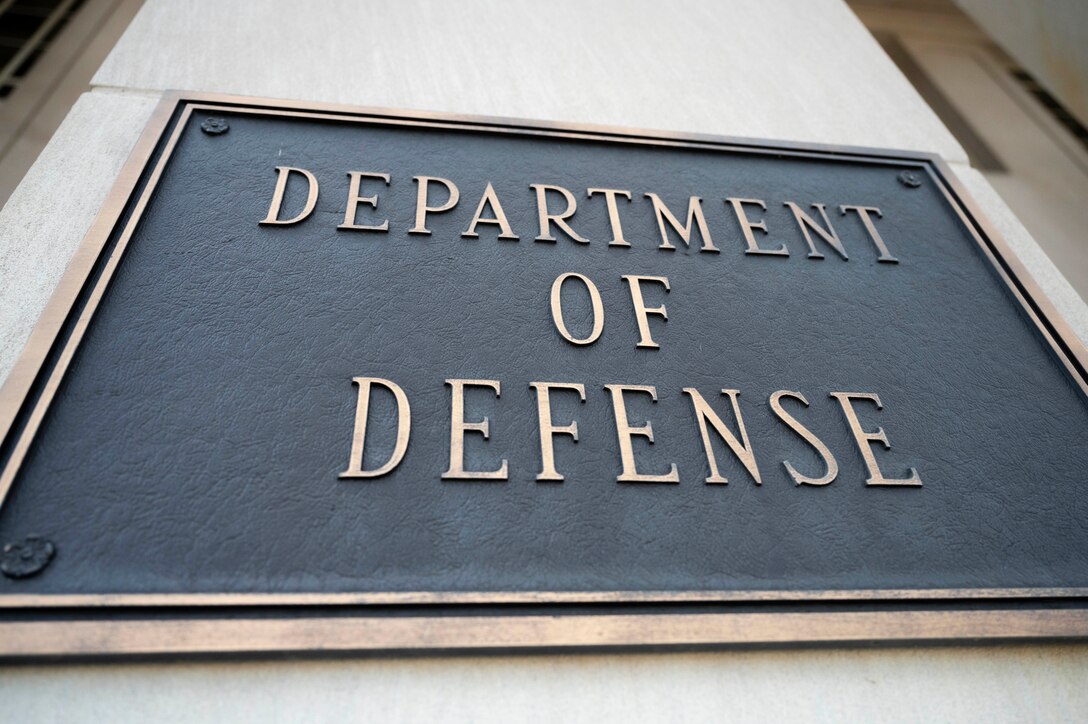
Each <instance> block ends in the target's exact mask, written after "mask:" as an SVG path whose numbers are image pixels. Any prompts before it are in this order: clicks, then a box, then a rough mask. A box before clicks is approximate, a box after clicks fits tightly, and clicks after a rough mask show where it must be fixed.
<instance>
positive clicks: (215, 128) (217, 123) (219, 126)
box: [200, 116, 230, 136]
mask: <svg viewBox="0 0 1088 724" xmlns="http://www.w3.org/2000/svg"><path fill="white" fill-rule="evenodd" d="M200 130H202V131H204V133H207V134H208V135H209V136H218V135H220V134H221V133H226V132H227V131H229V130H230V124H229V123H227V119H226V118H215V117H214V116H213V117H210V118H205V119H204V122H203V123H201V124H200Z"/></svg>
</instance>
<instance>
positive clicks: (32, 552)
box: [0, 535, 57, 578]
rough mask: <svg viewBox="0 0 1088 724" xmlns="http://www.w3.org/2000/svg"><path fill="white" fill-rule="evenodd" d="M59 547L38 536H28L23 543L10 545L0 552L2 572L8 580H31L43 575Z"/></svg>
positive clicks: (0, 569) (0, 568)
mask: <svg viewBox="0 0 1088 724" xmlns="http://www.w3.org/2000/svg"><path fill="white" fill-rule="evenodd" d="M56 552H57V547H56V546H55V545H53V542H52V541H48V540H46V539H45V538H42V537H40V536H36V535H28V536H27V537H26V538H25V539H23V541H22V542H21V543H8V544H7V545H5V546H4V550H3V551H2V552H0V571H3V573H4V575H5V576H7V577H8V578H29V577H30V576H33V575H35V574H37V573H41V572H42V571H43V570H44V569H45V567H46V566H48V565H49V561H51V560H53V555H54V554H55V553H56Z"/></svg>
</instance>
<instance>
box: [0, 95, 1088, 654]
mask: <svg viewBox="0 0 1088 724" xmlns="http://www.w3.org/2000/svg"><path fill="white" fill-rule="evenodd" d="M196 110H204V111H210V112H215V111H228V112H242V113H258V114H264V115H286V116H293V117H303V118H312V119H334V120H338V121H344V122H351V121H355V122H361V123H381V124H384V125H415V126H430V127H444V128H461V129H471V130H476V131H488V132H495V133H502V134H518V135H545V136H558V137H567V138H586V139H595V140H606V141H610V142H618V143H636V144H642V145H646V144H651V145H665V146H677V147H688V148H703V149H715V148H716V149H722V150H729V151H731V152H747V153H758V154H766V153H768V152H774V153H780V154H784V155H790V156H808V157H816V158H821V159H827V160H836V159H838V160H849V161H852V162H862V163H864V162H872V163H888V162H892V163H896V164H899V165H904V166H911V167H915V168H916V169H917V170H919V171H923V172H925V173H927V174H928V175H929V177H930V178H931V179H932V180H933V181H934V183H935V184H936V185H937V187H938V188H939V189H940V190H941V191H942V193H943V194H944V196H945V199H946V201H947V202H948V203H949V205H950V206H951V208H952V209H954V210H955V212H956V213H957V214H958V215H959V217H960V219H961V220H962V221H963V223H964V225H965V226H966V227H967V229H968V230H969V231H970V232H971V234H972V236H973V237H974V239H975V241H976V243H977V244H978V245H979V247H980V249H981V250H982V251H983V253H984V255H985V256H986V258H987V259H988V260H989V261H990V263H991V264H992V265H993V267H994V268H995V270H996V271H997V272H998V274H999V276H1000V277H1001V279H1002V280H1003V281H1004V282H1005V284H1006V286H1007V287H1008V289H1009V291H1010V292H1011V293H1012V295H1013V297H1014V298H1015V299H1016V300H1017V301H1018V302H1019V303H1020V304H1021V306H1022V307H1023V309H1024V311H1025V313H1026V314H1027V316H1028V317H1029V318H1030V319H1031V321H1032V322H1033V323H1034V325H1035V327H1036V329H1037V330H1038V331H1039V333H1040V334H1041V335H1042V337H1043V338H1044V340H1045V341H1046V342H1047V343H1048V344H1049V346H1050V348H1051V349H1052V350H1053V352H1054V353H1055V354H1056V355H1057V357H1058V359H1059V360H1060V361H1061V362H1062V363H1063V365H1064V366H1065V367H1066V369H1067V370H1068V371H1069V373H1070V375H1071V376H1072V378H1073V379H1074V380H1075V381H1076V382H1077V383H1078V384H1079V386H1080V388H1081V390H1082V391H1083V392H1084V393H1085V394H1086V395H1088V349H1086V348H1085V346H1084V345H1083V344H1082V343H1081V342H1080V340H1079V339H1078V338H1077V337H1076V335H1075V334H1074V333H1073V331H1072V329H1071V328H1070V327H1069V326H1068V324H1067V323H1066V322H1065V321H1064V320H1062V318H1061V317H1060V315H1058V313H1057V312H1056V310H1055V309H1054V308H1053V306H1052V305H1051V304H1050V302H1049V301H1048V300H1047V299H1046V297H1045V295H1044V294H1043V293H1042V291H1041V289H1039V287H1038V286H1037V285H1036V284H1035V282H1034V281H1033V279H1032V278H1031V276H1030V274H1029V273H1028V272H1027V270H1026V269H1025V267H1024V266H1023V265H1022V264H1021V263H1020V261H1019V260H1018V259H1017V258H1016V257H1015V255H1014V254H1012V253H1011V250H1010V249H1009V247H1008V245H1007V244H1006V243H1005V241H1004V240H1003V239H1002V238H1001V236H1000V234H999V233H998V232H997V230H996V229H995V228H994V227H992V226H991V225H990V224H989V223H988V222H987V221H986V220H985V217H984V216H983V215H982V214H981V212H980V210H979V208H978V207H977V205H976V204H975V203H974V202H973V201H972V200H971V199H970V198H969V196H968V195H967V193H966V190H965V189H964V188H963V187H962V185H960V183H959V182H958V181H957V180H956V178H955V176H954V175H953V174H952V172H951V170H950V169H949V167H948V166H947V165H946V164H945V163H944V162H943V161H942V160H941V159H940V158H939V157H938V156H936V155H933V154H926V153H919V152H911V151H889V150H878V149H867V148H856V147H846V146H825V145H815V144H798V143H786V142H780V141H760V140H754V139H737V138H728V137H719V136H710V135H693V134H678V133H662V132H657V131H641V130H633V129H624V128H612V127H601V126H589V125H574V124H561V123H548V122H539V121H525V120H518V119H506V118H489V117H478V116H463V115H448V114H437V113H423V112H417V111H396V110H388V109H369V108H357V107H347V106H338V105H331V104H320V103H306V102H298V101H278V100H270V99H261V98H247V97H241V96H231V95H219V94H206V93H183V92H169V93H166V94H164V96H163V98H162V100H161V102H160V103H159V105H158V107H157V108H156V110H155V111H154V113H153V114H152V116H151V118H150V120H149V121H148V124H147V126H146V128H145V129H144V131H143V133H142V134H141V136H140V138H139V140H138V141H137V143H136V146H135V148H134V149H133V151H132V153H131V155H130V157H129V158H128V160H127V161H126V163H125V165H124V168H123V169H122V170H121V173H120V175H119V176H118V178H117V180H116V182H115V184H114V186H113V189H112V190H111V192H110V194H109V196H108V197H107V199H106V201H105V202H104V203H103V205H102V208H101V210H100V211H99V214H98V216H97V218H96V219H95V221H94V223H93V224H92V226H91V229H90V230H89V231H88V233H87V235H86V236H85V237H84V239H83V241H82V243H81V244H80V246H79V247H78V249H77V250H76V252H75V254H74V255H73V257H72V259H71V261H70V263H69V265H68V268H67V270H66V271H65V274H64V276H63V278H62V279H61V282H60V283H59V284H58V286H57V288H56V290H55V291H54V293H53V295H52V297H51V298H50V300H49V303H48V304H47V306H46V308H45V311H44V312H43V313H42V315H41V317H40V319H39V321H38V323H37V325H36V326H35V328H34V330H33V332H32V333H31V336H30V339H29V340H28V342H27V345H26V347H25V349H24V350H23V353H22V355H21V356H20V357H19V359H18V361H17V363H16V364H15V366H14V368H13V369H12V371H11V374H10V375H9V377H8V379H7V381H6V382H5V383H4V385H3V387H0V433H2V435H0V440H8V439H9V436H13V435H14V436H15V437H13V438H12V439H13V440H14V441H15V442H14V446H13V447H12V452H11V455H10V456H9V458H8V460H7V461H6V462H5V464H4V467H3V469H2V470H0V506H2V505H3V501H4V499H5V498H6V496H7V493H8V491H9V489H10V487H11V485H12V483H13V481H14V479H15V477H16V474H17V472H18V468H19V466H20V464H21V462H22V459H23V456H24V455H25V454H26V452H27V450H28V449H29V446H30V444H31V442H32V440H33V437H34V435H35V433H36V431H37V427H38V425H39V424H40V422H41V420H42V418H43V416H44V414H45V411H46V409H47V408H48V405H49V404H50V402H51V400H52V397H53V394H54V393H55V392H56V390H57V388H58V386H59V384H60V382H61V380H62V378H63V375H64V372H65V370H66V369H67V365H68V363H69V362H70V361H71V359H72V357H73V355H74V353H75V351H76V349H77V347H78V345H79V342H80V339H81V338H82V335H83V333H84V331H85V330H86V329H87V326H88V325H89V323H90V321H91V318H92V317H93V314H94V311H95V309H96V307H97V304H98V302H99V301H100V300H101V297H102V295H103V293H104V291H105V289H106V287H107V286H108V284H109V282H110V279H111V278H112V274H113V272H114V270H115V269H116V267H117V265H118V264H119V262H120V258H121V256H122V255H123V252H124V249H125V246H126V245H127V243H128V240H129V238H130V237H131V235H132V233H133V232H134V231H135V227H136V224H137V223H138V221H139V219H140V216H141V214H142V212H143V210H144V208H145V207H146V205H147V203H148V201H149V199H150V195H151V192H152V191H153V190H154V188H155V185H156V183H157V181H158V178H159V176H160V174H161V173H162V170H163V168H164V167H165V165H166V163H167V162H168V161H169V159H170V157H171V152H172V150H173V148H174V145H175V144H176V142H177V140H178V138H179V137H180V134H181V131H182V129H183V128H184V127H185V125H186V122H187V121H188V119H189V116H190V115H191V114H192V112H193V111H196ZM167 131H170V135H169V137H166V136H165V134H166V132H167ZM164 140H165V144H164V145H163V147H162V151H161V153H160V154H159V156H158V159H157V161H156V163H155V166H154V168H150V167H149V166H148V163H149V161H150V160H151V159H152V157H153V155H154V154H155V151H156V149H157V148H158V147H159V146H160V143H162V142H163V141H164ZM148 170H150V174H149V175H148V176H147V183H146V184H145V185H144V187H143V188H142V190H141V192H140V194H139V196H138V197H136V196H134V194H135V192H136V191H137V188H138V186H139V182H140V180H141V178H143V177H144V174H145V172H146V171H148ZM133 202H134V203H133ZM130 203H133V206H132V214H131V216H130V217H129V218H128V220H127V222H126V223H125V225H124V227H123V228H121V227H120V226H119V224H120V222H121V220H122V218H123V214H124V211H125V209H126V207H128V206H129V204H130ZM118 231H119V234H120V236H119V237H118V242H117V244H116V246H115V247H114V249H113V252H112V253H111V255H110V256H109V258H108V259H106V260H105V263H104V265H103V267H102V274H101V275H100V276H99V278H98V279H97V280H94V286H93V287H92V288H91V291H90V294H89V295H88V298H87V301H86V304H85V305H84V306H83V307H82V308H81V309H79V310H78V311H79V316H78V318H76V319H75V323H74V325H73V327H72V330H71V331H70V333H69V334H67V336H64V337H63V338H62V336H63V335H62V333H63V330H64V327H65V325H66V323H67V322H68V320H69V316H70V314H72V313H73V312H74V311H76V304H77V302H78V300H79V297H80V295H81V294H82V293H83V292H84V289H85V286H86V285H87V284H88V282H90V281H91V274H92V272H93V270H94V269H95V267H96V266H97V265H98V264H99V263H100V257H101V254H102V252H103V250H104V248H105V247H106V245H107V244H108V242H109V241H110V239H111V238H113V235H114V234H115V233H117V232H118ZM58 344H60V345H61V346H60V347H58V346H57V345H58ZM54 351H58V352H59V354H58V356H57V359H56V361H55V363H54V364H53V366H52V367H51V368H50V369H46V362H47V359H48V357H49V356H50V354H51V353H53V352H54ZM43 374H47V375H48V377H47V378H43V379H45V382H44V385H43V386H42V389H41V391H40V393H39V394H37V396H36V397H34V398H33V399H32V392H33V388H34V386H35V384H36V383H37V382H38V381H39V378H40V377H41V376H42V375H43ZM31 404H32V405H33V406H32V407H31V408H28V409H29V415H28V417H27V420H26V422H25V424H24V425H22V427H21V429H19V430H16V429H15V428H16V421H17V416H18V414H19V413H20V412H21V411H22V410H23V409H24V407H25V406H27V405H31ZM878 602H882V603H880V606H882V607H887V608H889V609H891V610H880V611H873V610H858V609H857V606H858V605H861V606H863V607H864V606H868V607H870V608H871V607H873V606H874V605H876V604H877V603H878ZM602 604H606V605H607V606H608V607H609V608H607V609H606V611H605V612H603V613H592V612H590V613H587V612H586V607H590V606H600V605H602ZM696 604H697V605H699V606H700V607H701V608H700V609H699V612H693V613H683V614H682V615H679V614H678V613H676V610H675V609H674V608H672V607H676V606H692V605H696ZM753 604H757V605H762V606H763V607H767V606H785V607H786V609H785V610H782V611H775V612H767V611H765V610H757V611H752V607H753ZM1085 604H1088V588H1018V589H908V590H850V591H847V590H828V591H631V592H628V591H593V592H556V591H529V592H487V591H481V592H397V593H393V592H386V593H383V592H376V593H334V594H321V593H298V594H262V593H257V594H230V593H224V594H214V593H213V594H87V595H82V594H79V595H59V594H58V595H48V594H32V595H20V594H11V595H3V596H0V657H6V658H23V657H41V656H61V655H80V656H82V655H176V654H198V653H226V652H232V653H260V652H274V651H295V652H311V653H313V652H344V651H375V650H383V651H385V650H418V649H426V650H447V651H448V650H475V649H480V650H494V649H524V648H540V647H544V648H557V647H558V648H564V647H574V648H586V647H594V648H595V647H613V646H707V645H709V646H720V645H755V644H771V645H777V644H811V643H850V642H874V641H884V642H903V641H914V642H919V641H964V640H1045V639H1058V638H1088V607H1086V606H1085ZM630 605H639V606H643V607H650V608H652V609H653V610H652V611H649V612H645V613H634V614H632V613H622V612H620V611H622V609H623V607H625V606H630ZM390 606H393V607H408V606H410V607H413V608H414V607H421V608H423V609H424V611H423V612H422V613H421V614H420V615H416V612H415V611H414V610H411V611H407V610H406V611H405V612H408V613H410V614H411V615H397V616H394V617H391V616H389V615H387V614H380V613H379V612H377V611H376V609H377V607H386V608H388V607H390ZM519 606H521V607H524V606H548V607H551V608H554V609H555V610H554V611H549V612H548V613H547V614H546V615H538V614H539V612H538V611H535V610H531V611H530V612H527V613H526V612H519V611H518V610H517V607H519ZM851 606H853V608H851ZM269 607H271V608H272V609H273V614H272V617H271V618H270V617H268V616H267V614H266V613H265V615H259V616H258V615H256V614H254V613H247V612H253V611H255V610H256V609H258V608H260V609H262V610H263V609H266V608H269ZM333 607H337V608H339V609H340V610H341V612H342V611H343V609H344V607H350V609H351V615H348V616H343V615H336V616H328V615H321V612H328V611H331V610H332V608H333ZM459 607H460V608H462V609H463V610H462V612H461V613H459V614H458V615H453V616H451V615H448V614H449V613H450V611H451V610H456V609H458V608H459ZM564 607H568V608H567V609H566V612H564ZM569 607H574V608H569ZM708 607H709V608H711V609H713V610H712V612H710V613H707V612H706V609H707V608H708ZM427 608H431V609H432V611H438V612H439V615H435V614H434V613H433V612H432V613H427V612H426V609H427ZM147 611H152V612H153V616H152V618H151V620H148V619H146V618H145V617H144V616H146V612H147ZM300 611H301V612H303V613H302V615H299V612H300ZM443 611H444V615H443ZM135 612H141V613H140V615H137V614H136V613H135ZM193 612H199V614H200V615H198V616H193V615H192V614H193ZM315 612H318V615H315ZM28 613H29V614H31V616H30V618H31V619H32V620H29V621H28V620H27V616H26V614H28ZM288 613H290V614H291V615H285V614H288ZM466 613H467V615H465V614H466Z"/></svg>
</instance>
